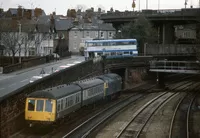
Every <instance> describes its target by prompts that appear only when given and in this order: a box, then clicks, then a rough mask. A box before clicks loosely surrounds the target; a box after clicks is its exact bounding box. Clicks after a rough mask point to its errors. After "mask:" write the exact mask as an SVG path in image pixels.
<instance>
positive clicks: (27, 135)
mask: <svg viewBox="0 0 200 138" xmlns="http://www.w3.org/2000/svg"><path fill="white" fill-rule="evenodd" d="M187 78H188V77H185V76H183V77H181V80H184V79H187ZM173 82H175V81H172V82H170V83H173ZM183 83H186V82H183ZM151 88H152V87H150V88H148V89H151ZM105 107H107V106H105ZM105 107H104V108H105ZM99 110H102V108H101V109H99ZM90 112H93V113H89V112H86V113H84V112H81V114H82V116H84V117H82V116H81V117H78V116H74V115H72V116H73V118H69V119H63V120H64V121H63V122H64V123H66V121H67V120H68V123H67V124H69V125H71V124H73V123H74V124H76V123H78V121H76V119H77V118H78V119H77V120H86V118H88V117H86V116H88V114H90V115H91V116H92V115H93V114H94V113H97V112H99V111H96V110H94V111H92V110H91V111H90ZM97 114H98V113H97ZM82 122H84V121H82ZM61 125H62V123H61ZM76 125H77V124H76ZM72 126H73V125H72ZM56 129H57V128H56ZM56 129H55V130H54V131H57V130H56ZM58 129H59V128H58ZM68 129H70V128H68ZM54 131H53V132H51V133H47V134H45V135H43V134H42V135H34V134H31V133H29V132H27V133H24V131H21V132H22V133H21V132H19V133H18V134H16V135H15V136H13V138H15V137H17V138H18V137H22V138H25V137H26V138H27V137H29V138H32V137H43V138H45V137H51V136H53V135H54V134H55V133H57V132H54ZM65 132H66V131H65ZM88 134H89V133H88ZM62 136H63V135H62ZM66 136H67V135H66Z"/></svg>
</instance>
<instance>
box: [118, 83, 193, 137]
mask: <svg viewBox="0 0 200 138" xmlns="http://www.w3.org/2000/svg"><path fill="white" fill-rule="evenodd" d="M188 85H191V83H187V85H186V84H184V83H183V84H181V85H180V86H176V87H175V88H177V87H181V88H182V89H185V88H186V87H188ZM179 94H180V93H179V92H178V93H171V92H165V93H162V94H160V95H158V96H157V97H155V98H154V99H152V100H151V101H149V102H148V103H146V104H145V105H144V106H143V107H141V108H140V109H139V110H138V111H137V112H136V113H134V114H133V117H132V119H131V120H130V121H129V123H128V124H127V125H125V126H124V128H123V129H122V130H121V131H120V132H119V134H118V135H117V136H116V138H119V137H126V136H128V137H136V138H138V137H139V136H140V135H141V133H142V131H143V129H144V127H145V126H146V125H147V123H148V121H149V120H150V119H151V117H152V116H153V115H154V113H155V112H156V111H157V110H158V109H159V108H160V107H161V106H162V105H163V104H166V103H167V102H169V101H170V100H171V99H172V98H174V97H176V96H177V95H179Z"/></svg>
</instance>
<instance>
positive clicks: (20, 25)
mask: <svg viewBox="0 0 200 138" xmlns="http://www.w3.org/2000/svg"><path fill="white" fill-rule="evenodd" d="M18 25H19V40H20V41H22V40H21V32H22V24H21V23H20V22H19V23H18ZM19 40H18V41H19ZM20 43H22V42H20ZM19 63H21V44H19Z"/></svg>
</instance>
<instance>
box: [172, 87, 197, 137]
mask: <svg viewBox="0 0 200 138" xmlns="http://www.w3.org/2000/svg"><path fill="white" fill-rule="evenodd" d="M193 87H194V90H193V92H190V93H189V92H188V93H186V94H185V95H184V96H183V97H182V98H181V99H180V100H179V102H178V104H177V106H176V108H175V110H174V114H173V116H172V119H171V123H170V128H169V138H174V137H182V138H184V137H185V138H190V133H191V132H192V130H191V128H192V127H190V126H189V124H190V123H189V120H190V112H191V108H192V105H193V102H194V100H195V98H196V96H197V94H198V93H197V92H198V89H199V88H200V83H196V84H194V86H193Z"/></svg>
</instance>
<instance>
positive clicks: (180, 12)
mask: <svg viewBox="0 0 200 138" xmlns="http://www.w3.org/2000/svg"><path fill="white" fill-rule="evenodd" d="M199 11H200V8H196V9H195V8H193V9H164V10H142V11H141V12H138V11H125V12H119V11H116V12H108V13H105V14H101V17H100V18H101V19H107V18H116V17H118V18H121V17H137V16H138V15H145V16H156V15H158V16H164V15H166V16H195V15H198V13H199Z"/></svg>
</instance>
